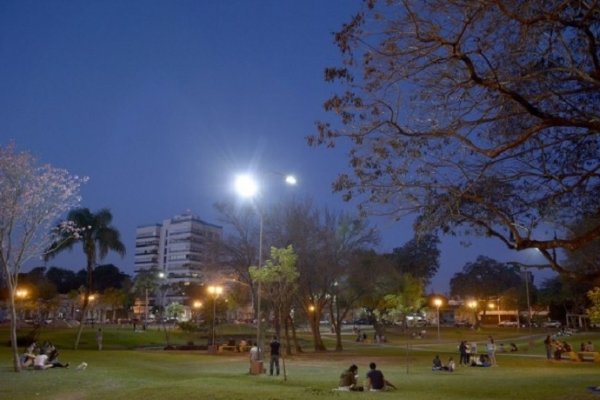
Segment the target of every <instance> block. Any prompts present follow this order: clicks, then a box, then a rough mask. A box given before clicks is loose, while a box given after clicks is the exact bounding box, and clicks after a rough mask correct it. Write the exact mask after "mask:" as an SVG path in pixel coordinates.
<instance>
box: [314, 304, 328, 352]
mask: <svg viewBox="0 0 600 400" xmlns="http://www.w3.org/2000/svg"><path fill="white" fill-rule="evenodd" d="M310 323H311V328H312V334H313V343H314V349H315V351H327V348H326V347H325V343H323V338H321V330H320V329H319V321H318V320H317V314H316V312H315V314H313V318H312V320H311V322H310Z"/></svg>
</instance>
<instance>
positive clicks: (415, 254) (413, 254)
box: [387, 235, 440, 286]
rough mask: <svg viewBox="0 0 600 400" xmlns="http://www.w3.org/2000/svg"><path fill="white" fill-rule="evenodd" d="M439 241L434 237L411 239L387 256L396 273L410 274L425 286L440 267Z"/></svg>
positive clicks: (426, 236) (425, 236)
mask: <svg viewBox="0 0 600 400" xmlns="http://www.w3.org/2000/svg"><path fill="white" fill-rule="evenodd" d="M439 243H440V240H439V239H438V237H437V236H435V235H424V236H423V237H421V238H413V239H411V240H410V241H408V242H407V243H405V244H404V245H403V246H402V247H396V248H394V249H393V250H392V253H391V254H388V255H387V256H388V257H389V259H390V260H391V261H392V262H393V264H394V267H395V268H396V270H397V272H398V273H400V274H401V275H402V274H410V275H412V276H413V277H415V278H416V279H419V280H420V281H421V282H422V283H423V285H424V286H427V284H429V282H430V281H431V279H432V278H433V277H434V276H435V274H436V273H437V271H438V269H439V267H440V250H439V249H438V245H439Z"/></svg>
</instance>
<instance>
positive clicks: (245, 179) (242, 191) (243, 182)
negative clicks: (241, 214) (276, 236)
mask: <svg viewBox="0 0 600 400" xmlns="http://www.w3.org/2000/svg"><path fill="white" fill-rule="evenodd" d="M276 174H277V175H282V174H279V173H276ZM284 178H285V183H286V184H287V185H291V186H294V185H296V184H297V183H298V182H297V180H296V178H295V177H294V176H293V175H284ZM235 189H236V191H237V193H238V194H239V195H240V196H242V197H244V198H249V199H256V198H257V197H258V196H259V194H260V187H259V184H258V182H257V181H256V179H255V178H254V177H253V176H251V175H239V176H238V177H237V178H236V179H235ZM254 204H255V207H256V209H257V214H258V218H259V228H258V268H262V262H263V259H262V248H263V223H264V217H263V213H262V210H261V209H260V207H259V206H258V205H257V202H256V200H255V202H254ZM260 291H261V284H260V281H259V282H258V283H257V285H256V346H257V347H258V360H262V340H261V316H260V298H261V294H260Z"/></svg>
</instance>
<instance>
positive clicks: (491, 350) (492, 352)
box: [486, 336, 497, 367]
mask: <svg viewBox="0 0 600 400" xmlns="http://www.w3.org/2000/svg"><path fill="white" fill-rule="evenodd" d="M486 350H487V355H488V358H489V359H490V364H491V366H492V367H495V366H496V365H497V364H496V344H495V343H494V338H493V337H491V336H490V337H489V339H488V343H487V345H486Z"/></svg>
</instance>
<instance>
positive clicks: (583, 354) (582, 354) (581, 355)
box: [577, 351, 600, 362]
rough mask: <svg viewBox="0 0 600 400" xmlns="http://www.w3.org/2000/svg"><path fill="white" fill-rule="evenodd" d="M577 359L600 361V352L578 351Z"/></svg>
mask: <svg viewBox="0 0 600 400" xmlns="http://www.w3.org/2000/svg"><path fill="white" fill-rule="evenodd" d="M577 359H578V361H592V362H600V353H598V352H597V351H578V352H577Z"/></svg>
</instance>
